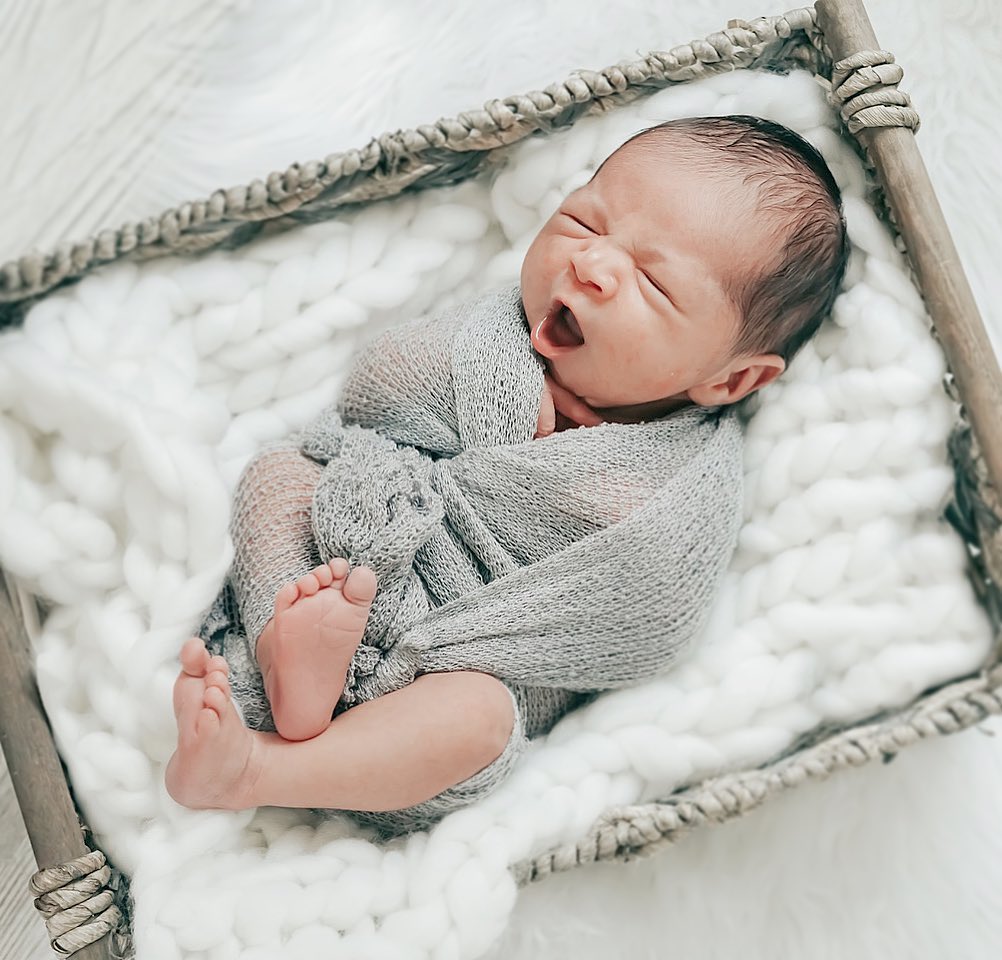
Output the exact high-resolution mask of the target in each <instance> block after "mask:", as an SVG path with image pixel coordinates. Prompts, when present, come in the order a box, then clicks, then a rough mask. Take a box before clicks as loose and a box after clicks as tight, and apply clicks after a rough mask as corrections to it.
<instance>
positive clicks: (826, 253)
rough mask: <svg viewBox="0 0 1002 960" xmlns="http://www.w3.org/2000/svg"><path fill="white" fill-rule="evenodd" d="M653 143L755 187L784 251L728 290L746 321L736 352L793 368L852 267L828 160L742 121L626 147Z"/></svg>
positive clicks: (677, 124)
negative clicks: (713, 160) (711, 160)
mask: <svg viewBox="0 0 1002 960" xmlns="http://www.w3.org/2000/svg"><path fill="white" fill-rule="evenodd" d="M648 140H650V141H652V146H656V148H657V149H659V150H663V149H665V147H669V148H670V149H671V150H672V151H673V152H676V153H678V152H679V150H680V149H681V151H682V154H683V155H684V156H686V157H688V158H691V159H693V160H700V159H702V160H705V159H706V155H705V151H706V150H711V151H714V152H716V153H718V154H719V156H720V158H721V159H722V160H725V161H728V162H729V164H732V165H733V166H734V167H736V168H737V169H738V170H739V171H740V172H741V173H743V174H744V182H745V183H751V184H754V185H756V186H757V187H758V191H759V200H758V205H757V209H758V212H759V213H760V214H761V215H763V216H765V217H769V218H771V219H772V220H774V222H775V229H776V238H777V242H778V243H779V244H780V245H781V249H780V254H779V257H778V261H774V262H773V263H771V264H770V266H769V268H768V269H767V270H766V271H765V272H764V273H762V272H759V273H758V274H757V275H753V276H750V277H748V276H745V277H736V278H734V279H732V281H731V283H730V284H729V286H728V288H727V293H728V295H729V296H730V298H731V300H733V302H734V303H735V305H736V306H737V307H738V308H739V310H740V311H741V316H742V318H743V322H742V326H741V330H740V332H739V333H738V337H737V340H736V341H735V343H734V352H735V354H755V353H776V354H779V356H781V357H783V359H784V360H786V361H789V360H790V359H791V358H792V357H793V356H794V355H795V354H796V353H797V351H798V350H799V349H800V348H801V347H802V346H803V345H804V344H805V343H807V341H808V340H810V339H811V337H813V336H814V334H815V333H816V332H817V330H818V328H819V327H820V326H821V322H822V321H823V320H824V318H825V317H826V316H827V315H828V313H829V312H830V310H831V307H832V303H833V302H834V300H835V296H836V294H837V293H838V290H839V287H840V286H841V283H842V278H843V277H844V275H845V269H846V264H847V263H848V260H849V241H848V238H847V236H846V229H845V218H844V217H843V215H842V195H841V193H840V192H839V188H838V185H837V184H836V183H835V178H834V177H833V176H832V174H831V171H830V170H829V169H828V165H827V164H826V163H825V161H824V158H823V157H822V156H821V154H820V153H819V152H818V151H817V150H816V149H815V148H814V147H813V146H811V144H809V143H808V142H807V141H806V140H805V139H804V138H803V137H801V136H799V135H798V134H796V133H794V132H793V131H792V130H790V129H789V128H787V127H784V126H783V125H782V124H779V123H773V122H772V121H771V120H763V119H762V118H761V117H750V116H744V115H736V116H727V117H692V118H685V119H681V120H669V121H667V122H666V123H661V124H658V125H657V126H654V127H649V128H648V129H647V130H643V131H641V132H640V133H638V134H636V135H635V136H633V137H631V138H630V139H629V140H627V141H626V143H628V144H629V143H634V144H638V143H641V142H646V141H648ZM690 145H691V146H692V147H695V148H696V150H693V151H690V150H687V149H686V147H687V146H690ZM623 146H626V144H624V145H623ZM708 172H709V173H712V168H711V169H710V170H708Z"/></svg>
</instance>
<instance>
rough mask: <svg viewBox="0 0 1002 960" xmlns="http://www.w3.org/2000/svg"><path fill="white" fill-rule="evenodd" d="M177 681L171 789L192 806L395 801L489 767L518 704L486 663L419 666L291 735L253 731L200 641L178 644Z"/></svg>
mask: <svg viewBox="0 0 1002 960" xmlns="http://www.w3.org/2000/svg"><path fill="white" fill-rule="evenodd" d="M181 663H182V672H181V674H180V676H179V677H178V680H177V684H176V685H175V689H174V708H175V713H176V716H177V724H178V745H177V750H176V751H175V753H174V755H173V756H172V757H171V760H170V763H169V764H168V766H167V774H166V783H167V790H168V792H169V793H170V795H171V796H172V797H173V798H174V799H175V800H176V801H177V802H178V803H181V804H184V805H185V806H188V807H194V808H197V809H206V808H214V809H227V810H242V809H246V808H249V807H258V806H279V807H321V808H327V809H336V810H370V811H380V810H398V809H401V808H404V807H409V806H413V805H414V804H418V803H422V802H424V801H426V800H430V799H431V798H432V797H435V796H437V795H438V794H440V793H442V792H443V791H445V790H446V789H448V788H449V787H451V786H453V785H455V784H458V783H461V782H462V781H464V780H466V779H468V778H469V777H471V776H473V775H474V774H475V773H477V772H478V771H480V770H482V769H484V768H485V767H487V766H488V765H489V764H490V763H492V762H493V761H494V760H495V759H496V758H497V757H499V756H500V755H501V754H502V752H503V751H504V750H505V747H506V745H507V744H508V741H509V738H510V737H511V734H512V728H513V724H514V708H513V705H512V700H511V696H510V695H509V693H508V690H507V688H506V687H505V686H504V685H503V684H502V683H501V682H500V681H498V680H496V679H495V678H494V677H490V676H488V675H487V674H483V673H474V672H456V673H436V674H423V675H421V676H419V677H418V678H417V679H416V680H415V681H414V682H413V683H410V684H408V685H407V686H405V687H403V688H401V689H400V690H397V691H394V692H393V693H388V694H386V695H385V696H382V697H377V698H376V699H375V700H370V701H367V702H366V703H362V704H359V705H358V706H356V707H353V708H352V709H351V710H347V711H345V712H344V713H342V714H341V715H339V716H338V717H337V718H336V719H335V720H334V721H333V723H331V725H330V726H329V727H328V728H327V729H326V730H325V731H324V732H323V733H321V734H320V735H319V736H317V737H314V738H313V739H312V740H305V741H302V742H299V743H294V742H290V741H287V740H283V739H282V738H281V737H280V736H279V735H278V734H275V733H255V732H252V731H250V730H248V729H247V728H246V727H244V725H243V724H242V723H241V722H240V718H239V716H238V714H237V712H236V710H235V709H234V706H233V703H232V701H231V700H230V695H229V685H228V683H227V680H226V673H225V661H222V658H215V657H214V658H211V659H210V658H209V656H208V653H207V652H206V650H205V648H204V646H203V645H202V643H201V641H200V640H198V639H197V638H195V639H193V640H189V641H188V643H187V644H186V645H185V647H184V649H183V650H182V651H181Z"/></svg>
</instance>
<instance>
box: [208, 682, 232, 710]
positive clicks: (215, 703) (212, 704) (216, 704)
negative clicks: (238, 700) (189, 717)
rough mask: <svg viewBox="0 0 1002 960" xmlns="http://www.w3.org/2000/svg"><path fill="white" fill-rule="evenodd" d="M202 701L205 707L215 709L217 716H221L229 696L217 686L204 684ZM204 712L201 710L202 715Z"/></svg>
mask: <svg viewBox="0 0 1002 960" xmlns="http://www.w3.org/2000/svg"><path fill="white" fill-rule="evenodd" d="M203 702H204V703H205V706H206V707H208V708H209V709H210V710H213V711H215V713H216V716H217V717H221V716H222V715H223V711H224V710H225V709H226V705H227V704H228V703H229V702H230V698H229V697H228V696H227V695H226V694H225V693H223V691H222V690H220V689H219V687H210V686H206V688H205V695H204V699H203ZM204 714H205V711H204V710H203V711H202V715H203V716H204Z"/></svg>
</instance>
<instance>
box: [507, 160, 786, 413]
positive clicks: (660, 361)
mask: <svg viewBox="0 0 1002 960" xmlns="http://www.w3.org/2000/svg"><path fill="white" fill-rule="evenodd" d="M755 203H756V194H755V191H754V188H753V187H747V186H744V184H743V183H741V181H740V178H739V176H738V175H736V176H735V183H734V185H733V186H732V185H730V184H721V182H720V179H719V178H717V177H708V176H706V175H705V174H701V173H700V170H699V164H698V163H697V162H694V161H693V160H691V159H681V158H673V157H664V156H653V155H652V154H651V153H650V152H649V151H648V150H647V149H644V148H635V147H632V146H630V145H628V146H627V147H626V148H625V149H623V150H621V151H620V152H619V153H616V154H614V155H613V156H612V157H610V158H609V160H607V161H606V163H605V166H603V167H602V169H601V170H600V171H599V172H598V174H597V175H596V176H595V177H594V178H593V179H592V180H591V182H590V183H588V184H587V185H585V186H584V187H582V188H581V189H579V190H575V191H574V193H572V194H571V195H570V196H569V197H567V199H566V200H565V201H564V202H563V203H562V204H561V205H560V208H559V209H558V210H557V212H556V213H555V214H554V215H553V216H552V217H550V219H549V220H548V221H547V222H546V224H544V226H543V228H542V230H541V231H540V232H539V234H538V235H537V237H536V238H535V240H534V241H533V243H532V246H531V247H530V248H529V251H528V253H527V254H526V257H525V260H524V261H523V263H522V273H521V283H522V301H523V305H524V307H525V313H526V317H527V318H528V321H529V326H530V328H531V330H532V344H533V347H534V348H535V349H536V351H537V352H538V353H539V354H541V355H542V356H543V357H544V358H546V361H547V366H548V368H549V370H550V373H551V375H552V376H553V377H554V378H555V379H556V380H557V381H558V382H559V383H560V384H562V385H563V386H564V387H566V388H567V389H568V390H570V391H571V393H574V394H576V395H577V396H578V397H580V398H582V399H583V400H584V401H585V402H586V403H588V404H589V405H590V406H592V407H594V408H596V409H599V410H602V409H616V410H618V411H622V412H626V413H628V412H629V410H628V409H627V410H625V411H624V410H623V408H636V410H635V412H636V413H637V414H638V415H641V416H642V415H644V414H648V415H655V416H656V415H658V414H659V413H660V412H667V410H670V409H672V408H673V407H675V406H678V405H679V404H681V403H685V402H689V401H690V400H692V401H695V402H697V403H699V402H707V401H705V400H703V399H701V396H702V395H701V393H700V390H699V385H700V384H703V383H706V382H709V381H712V380H713V379H714V378H718V377H720V376H725V377H726V376H728V371H729V370H730V368H731V367H732V366H733V364H734V360H735V358H734V357H733V356H732V351H731V346H732V344H733V343H734V342H735V338H736V335H737V333H738V329H739V323H740V317H739V313H738V308H737V307H736V305H735V304H734V303H732V302H731V299H730V297H729V296H728V295H727V293H726V287H725V284H726V283H727V281H728V280H729V279H731V278H732V277H735V275H736V273H737V272H738V271H741V272H743V273H744V274H745V275H747V271H749V270H754V269H755V265H756V264H758V263H761V262H763V260H764V258H766V257H768V253H767V252H766V251H768V250H769V246H770V245H771V244H770V241H769V239H768V236H767V234H766V232H765V230H764V229H762V230H760V229H756V226H755V223H756V218H755V216H754V212H755ZM773 243H774V242H773ZM737 275H738V276H740V275H741V273H737ZM694 388H695V389H694ZM690 391H692V393H691V394H690Z"/></svg>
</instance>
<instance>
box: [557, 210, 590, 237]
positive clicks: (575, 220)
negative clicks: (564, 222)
mask: <svg viewBox="0 0 1002 960" xmlns="http://www.w3.org/2000/svg"><path fill="white" fill-rule="evenodd" d="M564 216H565V217H567V218H568V219H570V220H573V221H574V222H575V223H576V224H577V225H578V226H579V227H581V228H582V229H584V230H587V231H588V232H589V233H595V232H596V231H595V228H594V227H589V226H588V224H587V223H585V222H584V220H580V219H579V218H578V217H575V216H574V214H573V213H565V214H564Z"/></svg>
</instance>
